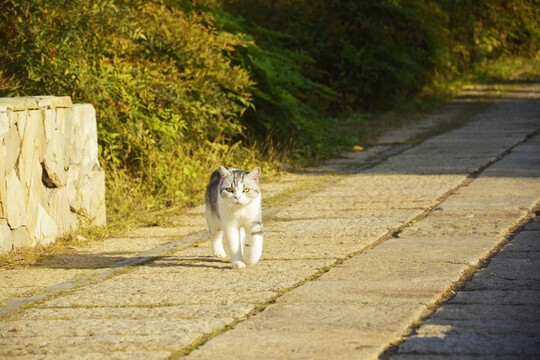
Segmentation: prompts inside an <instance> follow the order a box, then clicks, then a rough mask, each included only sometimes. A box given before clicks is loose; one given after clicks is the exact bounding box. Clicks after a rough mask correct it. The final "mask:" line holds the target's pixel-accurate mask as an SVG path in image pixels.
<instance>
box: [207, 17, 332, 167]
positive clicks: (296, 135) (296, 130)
mask: <svg viewBox="0 0 540 360" xmlns="http://www.w3.org/2000/svg"><path fill="white" fill-rule="evenodd" d="M211 13H212V14H213V15H214V16H215V18H216V19H217V21H216V24H218V27H219V29H220V30H221V31H225V32H227V33H233V34H254V35H244V36H243V39H244V40H246V41H247V42H248V43H247V45H245V46H244V44H242V46H241V47H238V48H237V49H235V51H232V52H227V55H228V57H229V58H231V59H233V60H234V62H235V63H237V64H240V65H241V66H242V68H243V69H246V70H248V71H249V72H250V74H251V75H252V77H253V78H254V80H255V82H256V83H257V86H256V88H255V89H254V91H253V95H254V98H253V103H254V105H255V106H254V108H253V109H250V110H249V111H247V113H246V116H244V117H243V123H244V124H245V125H246V128H248V129H250V134H251V137H252V138H264V137H267V136H269V135H270V136H272V137H274V138H277V139H279V140H280V145H281V146H282V147H283V145H286V144H289V143H290V142H291V141H294V144H293V145H292V147H293V148H294V149H293V150H294V152H295V153H296V154H297V155H298V158H305V157H308V158H313V157H319V158H320V157H325V156H328V155H330V154H331V152H332V150H331V149H335V148H336V146H335V145H334V146H332V145H331V142H332V141H334V140H336V139H334V138H332V137H329V136H325V134H328V131H329V129H330V127H331V126H332V125H333V123H332V121H330V120H329V118H328V117H327V116H324V114H325V111H326V109H327V107H328V105H329V104H330V103H331V102H332V101H333V100H334V99H335V93H334V92H333V91H332V90H331V89H330V88H328V87H327V86H325V85H322V84H320V83H317V82H315V81H313V80H311V79H309V78H308V77H307V76H305V75H304V74H303V73H302V71H305V69H306V68H310V67H312V66H313V62H314V61H313V59H312V58H310V57H309V56H306V55H305V54H303V53H301V52H299V51H295V49H290V48H288V47H287V46H286V41H287V39H288V38H289V37H290V35H288V34H285V33H281V32H279V31H270V30H268V29H265V28H263V27H261V26H258V25H256V24H253V23H251V24H247V23H246V22H245V19H243V18H242V17H234V16H231V15H230V14H228V13H226V12H225V11H223V10H221V9H220V8H214V9H212V10H211ZM264 38H266V39H271V41H263V40H261V41H259V39H264ZM313 71H315V70H313ZM261 135H262V136H261ZM340 140H342V139H340ZM284 150H285V149H284Z"/></svg>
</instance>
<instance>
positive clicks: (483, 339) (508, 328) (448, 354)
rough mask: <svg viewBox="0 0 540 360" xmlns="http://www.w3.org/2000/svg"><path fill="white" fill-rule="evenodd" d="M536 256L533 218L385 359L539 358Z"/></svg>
mask: <svg viewBox="0 0 540 360" xmlns="http://www.w3.org/2000/svg"><path fill="white" fill-rule="evenodd" d="M539 255H540V217H537V218H536V219H535V220H534V221H532V222H531V223H529V224H527V225H526V226H525V227H524V229H523V230H522V231H520V232H518V233H517V234H516V235H515V236H514V237H513V238H512V239H511V240H510V242H509V243H508V244H507V245H506V246H504V248H502V251H501V252H500V253H499V254H497V256H496V257H495V258H493V260H491V261H490V262H489V264H488V265H487V266H485V267H483V268H482V269H481V270H480V271H479V272H478V273H477V274H476V275H475V276H474V277H473V278H472V280H471V281H470V282H469V283H467V284H466V286H465V287H464V288H463V289H462V291H459V292H458V293H457V295H456V296H455V297H454V298H452V300H450V301H449V302H447V303H445V304H444V305H443V306H442V307H440V308H439V309H437V310H436V311H435V313H434V314H433V315H432V316H430V317H429V319H428V320H427V321H426V322H425V323H424V324H423V325H422V326H421V327H420V328H419V329H418V331H416V333H415V334H414V335H413V336H411V337H409V338H408V339H407V340H406V341H404V342H403V343H402V344H401V345H400V346H399V348H398V350H397V352H396V351H393V354H392V356H389V358H392V359H400V360H406V359H471V360H472V359H493V358H504V359H538V358H540V306H539V302H540V271H539V270H540V256H539ZM394 350H395V349H394Z"/></svg>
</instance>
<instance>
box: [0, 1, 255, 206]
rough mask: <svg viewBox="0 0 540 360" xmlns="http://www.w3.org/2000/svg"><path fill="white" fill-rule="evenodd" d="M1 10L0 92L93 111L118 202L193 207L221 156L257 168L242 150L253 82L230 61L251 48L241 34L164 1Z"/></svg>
mask: <svg viewBox="0 0 540 360" xmlns="http://www.w3.org/2000/svg"><path fill="white" fill-rule="evenodd" d="M2 8H3V9H4V11H2V12H1V13H0V17H1V18H0V23H1V24H2V31H1V33H0V38H1V41H2V44H3V45H4V46H2V47H1V48H0V58H2V59H3V61H2V64H1V67H2V71H3V74H4V75H3V79H4V81H3V84H4V85H3V88H2V89H1V91H2V95H3V96H17V95H37V94H51V95H70V96H71V97H72V98H73V101H74V102H87V103H91V104H93V105H94V106H95V107H96V111H97V116H98V135H99V144H100V155H101V159H102V160H103V161H102V162H103V163H104V165H105V167H106V168H107V172H108V174H109V176H108V181H109V183H108V187H109V188H110V189H111V191H110V194H111V195H114V194H115V193H116V192H118V194H125V193H126V192H128V193H134V192H135V193H137V192H139V193H140V194H141V196H143V197H144V196H146V197H147V199H146V200H145V201H148V202H149V205H150V206H156V205H157V203H156V202H154V201H153V200H152V199H158V200H159V201H160V202H161V203H163V202H164V201H168V202H170V201H171V200H174V201H180V202H181V203H189V202H197V201H200V199H201V195H194V194H199V193H202V192H203V190H204V183H205V181H206V180H207V177H208V174H209V173H210V172H211V169H213V168H215V167H216V166H217V164H218V163H221V162H224V161H226V160H225V157H227V158H228V159H227V160H228V161H230V162H233V161H234V162H235V163H236V164H237V165H239V166H242V165H248V164H252V163H253V161H254V158H253V156H254V155H253V151H252V150H250V149H246V148H243V147H242V146H241V145H239V144H238V143H237V141H238V139H239V138H240V137H241V136H242V133H243V126H242V124H241V123H240V121H239V118H240V117H241V115H242V113H243V112H244V111H245V110H246V109H248V108H250V107H252V104H251V98H252V95H251V93H252V91H253V85H254V84H253V81H252V80H251V79H250V76H249V74H248V72H247V71H246V70H244V69H242V68H241V67H240V66H237V65H233V64H232V63H231V61H230V60H229V59H228V58H227V57H226V56H224V52H228V53H231V52H234V51H235V48H237V47H242V45H243V44H245V41H244V40H242V39H241V38H240V37H238V36H236V35H232V34H229V33H225V32H217V31H216V30H215V28H214V27H213V24H208V21H207V20H206V19H203V18H202V17H201V15H200V14H197V13H194V12H189V13H187V12H184V11H182V10H181V9H179V8H175V7H165V6H162V5H161V4H160V3H159V2H157V1H156V2H145V1H141V2H131V1H125V2H123V1H111V0H108V1H99V2H95V1H86V0H68V1H52V2H45V3H42V2H39V1H29V0H27V1H13V2H11V1H4V3H3V6H2ZM233 140H234V141H233ZM110 204H111V203H110ZM111 205H112V206H114V202H113V203H112V204H111Z"/></svg>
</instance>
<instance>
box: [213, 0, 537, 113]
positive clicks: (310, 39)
mask: <svg viewBox="0 0 540 360" xmlns="http://www.w3.org/2000/svg"><path fill="white" fill-rule="evenodd" d="M221 5H222V6H224V7H225V9H227V10H228V11H230V12H232V13H234V14H237V15H241V16H243V17H244V18H246V19H249V20H250V21H252V22H253V23H256V24H259V25H261V26H264V27H266V28H269V29H272V30H279V31H281V32H283V33H286V34H289V35H290V37H289V41H288V47H289V48H295V49H301V50H303V51H304V52H305V53H306V54H307V55H309V56H310V57H312V58H313V59H314V60H315V64H314V65H313V67H315V68H317V69H318V70H319V72H318V73H315V74H311V76H312V77H310V78H311V79H312V80H315V81H318V82H321V83H323V84H325V85H327V86H329V87H331V88H332V89H333V90H335V91H337V92H338V93H339V95H340V97H339V99H340V103H339V104H340V105H341V107H351V108H353V109H354V108H357V107H361V108H362V109H364V110H377V109H387V108H388V107H391V106H393V105H395V104H396V103H400V102H403V101H404V100H407V99H408V98H410V97H411V96H414V95H416V94H418V93H419V92H421V91H422V89H423V88H424V87H425V86H426V85H428V84H430V83H432V82H434V81H440V79H441V78H448V77H452V76H455V75H459V73H460V72H461V71H464V70H465V69H467V68H468V67H469V66H471V65H472V64H474V63H477V62H481V61H483V60H485V59H494V58H497V57H499V56H500V55H503V54H504V55H507V56H508V55H520V56H534V55H535V54H537V53H538V50H539V49H538V44H539V43H540V26H539V25H540V23H539V20H538V19H540V7H538V3H537V0H511V1H505V0H489V1H475V0H371V1H356V0H339V1H311V0H275V1H271V2H269V1H264V0H234V1H232V0H223V1H222V2H221Z"/></svg>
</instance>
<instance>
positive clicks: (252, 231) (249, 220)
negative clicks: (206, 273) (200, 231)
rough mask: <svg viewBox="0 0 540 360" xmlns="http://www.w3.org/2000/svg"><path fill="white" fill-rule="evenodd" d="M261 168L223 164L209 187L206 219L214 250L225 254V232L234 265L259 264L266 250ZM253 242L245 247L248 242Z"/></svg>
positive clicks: (211, 178)
mask: <svg viewBox="0 0 540 360" xmlns="http://www.w3.org/2000/svg"><path fill="white" fill-rule="evenodd" d="M260 176H261V168H259V167H256V168H255V169H253V170H251V171H250V172H248V171H244V170H239V169H235V168H230V167H229V168H225V167H223V166H220V167H219V169H218V170H216V171H214V173H213V174H212V176H211V177H210V182H209V183H208V186H207V187H206V211H205V214H206V221H207V222H208V228H209V230H210V240H211V242H212V253H213V255H214V256H217V257H220V258H225V257H226V254H225V250H224V249H223V242H222V238H223V235H225V240H226V242H227V247H228V249H229V255H230V258H231V263H232V267H233V269H241V268H245V267H246V264H247V265H255V264H256V263H257V262H258V261H259V259H260V257H261V254H262V245H263V224H262V210H261V188H260V186H259V178H260ZM246 241H247V244H249V247H246V249H245V251H244V245H245V244H246Z"/></svg>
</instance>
